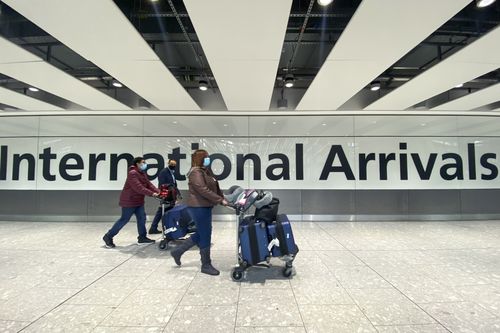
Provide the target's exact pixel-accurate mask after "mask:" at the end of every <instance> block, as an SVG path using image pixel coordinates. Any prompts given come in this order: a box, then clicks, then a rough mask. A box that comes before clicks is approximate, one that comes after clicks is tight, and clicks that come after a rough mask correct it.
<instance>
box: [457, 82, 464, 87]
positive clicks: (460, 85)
mask: <svg viewBox="0 0 500 333" xmlns="http://www.w3.org/2000/svg"><path fill="white" fill-rule="evenodd" d="M463 86H464V84H463V83H460V84H457V85H456V86H455V88H462V87H463Z"/></svg>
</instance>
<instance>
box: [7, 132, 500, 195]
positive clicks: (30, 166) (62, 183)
mask: <svg viewBox="0 0 500 333" xmlns="http://www.w3.org/2000/svg"><path fill="white" fill-rule="evenodd" d="M499 144H500V140H499V139H496V138H482V139H481V140H476V139H474V138H444V139H443V138H432V137H429V138H426V137H418V138H417V137H409V138H404V137H373V138H370V137H362V138H361V137H360V138H352V137H331V138H329V137H320V138H314V137H307V138H263V137H255V138H252V137H250V138H232V139H224V138H208V139H204V138H192V137H186V138H175V139H173V138H90V139H89V138H59V139H58V138H50V139H48V138H47V139H44V138H22V139H10V138H4V139H0V189H47V190H73V189H74V190H92V189H93V190H117V189H121V187H122V186H123V182H124V180H125V178H126V173H127V165H128V164H130V163H131V161H132V160H133V158H134V157H135V156H139V155H142V156H144V158H145V159H146V161H147V163H148V165H149V168H148V171H147V172H148V175H149V177H150V179H151V180H153V181H154V180H155V179H156V177H157V175H158V172H159V171H160V170H161V169H162V168H164V167H165V165H166V163H167V160H168V159H175V160H176V161H177V162H178V164H177V165H178V169H177V170H176V178H177V180H178V181H179V184H180V187H181V188H187V181H186V173H187V172H188V170H189V168H190V161H191V158H190V156H191V153H192V152H193V151H194V150H195V149H197V148H203V149H206V150H207V151H209V153H210V156H211V159H212V161H213V162H212V166H211V167H212V170H213V171H214V173H215V175H216V177H217V178H218V179H219V180H220V182H221V184H222V187H223V188H227V187H229V186H231V185H234V184H239V185H241V186H244V187H251V188H263V189H297V190H300V189H331V190H335V189H449V188H500V178H499V175H498V169H499V167H500V161H499V160H498V156H499V154H500V145H499Z"/></svg>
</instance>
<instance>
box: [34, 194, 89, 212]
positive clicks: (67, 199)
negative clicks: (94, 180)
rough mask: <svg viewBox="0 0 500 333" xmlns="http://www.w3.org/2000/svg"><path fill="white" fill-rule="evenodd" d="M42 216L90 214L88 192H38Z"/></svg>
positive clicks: (39, 209) (39, 210)
mask: <svg viewBox="0 0 500 333" xmlns="http://www.w3.org/2000/svg"><path fill="white" fill-rule="evenodd" d="M37 194H38V212H39V214H40V215H76V216H79V215H84V216H87V213H88V191H38V193H37Z"/></svg>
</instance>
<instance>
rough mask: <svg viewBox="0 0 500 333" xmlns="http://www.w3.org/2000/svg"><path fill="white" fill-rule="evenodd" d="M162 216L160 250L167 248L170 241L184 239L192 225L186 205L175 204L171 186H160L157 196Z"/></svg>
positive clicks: (173, 189)
mask: <svg viewBox="0 0 500 333" xmlns="http://www.w3.org/2000/svg"><path fill="white" fill-rule="evenodd" d="M158 198H159V200H160V204H161V209H162V212H163V215H162V217H161V226H162V239H161V241H160V244H159V248H160V250H165V249H166V248H167V247H168V242H169V241H171V240H175V239H179V238H183V237H185V236H186V235H187V234H188V233H189V232H190V228H191V227H192V225H193V224H194V221H193V219H192V218H191V215H190V214H189V210H188V207H187V205H183V204H177V205H176V201H177V190H176V189H175V188H174V187H173V186H172V185H162V186H161V187H160V195H159V196H158Z"/></svg>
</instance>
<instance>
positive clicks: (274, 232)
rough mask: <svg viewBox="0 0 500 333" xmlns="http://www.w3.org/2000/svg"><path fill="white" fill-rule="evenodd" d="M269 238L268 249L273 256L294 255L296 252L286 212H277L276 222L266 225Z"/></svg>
mask: <svg viewBox="0 0 500 333" xmlns="http://www.w3.org/2000/svg"><path fill="white" fill-rule="evenodd" d="M267 231H268V233H269V239H270V243H269V246H270V251H271V254H272V256H273V257H282V256H285V255H290V254H292V255H295V254H297V252H298V250H299V249H298V247H297V244H295V239H294V238H293V232H292V225H291V224H290V220H288V216H287V215H286V214H278V215H277V216H276V222H274V223H272V224H268V225H267Z"/></svg>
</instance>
